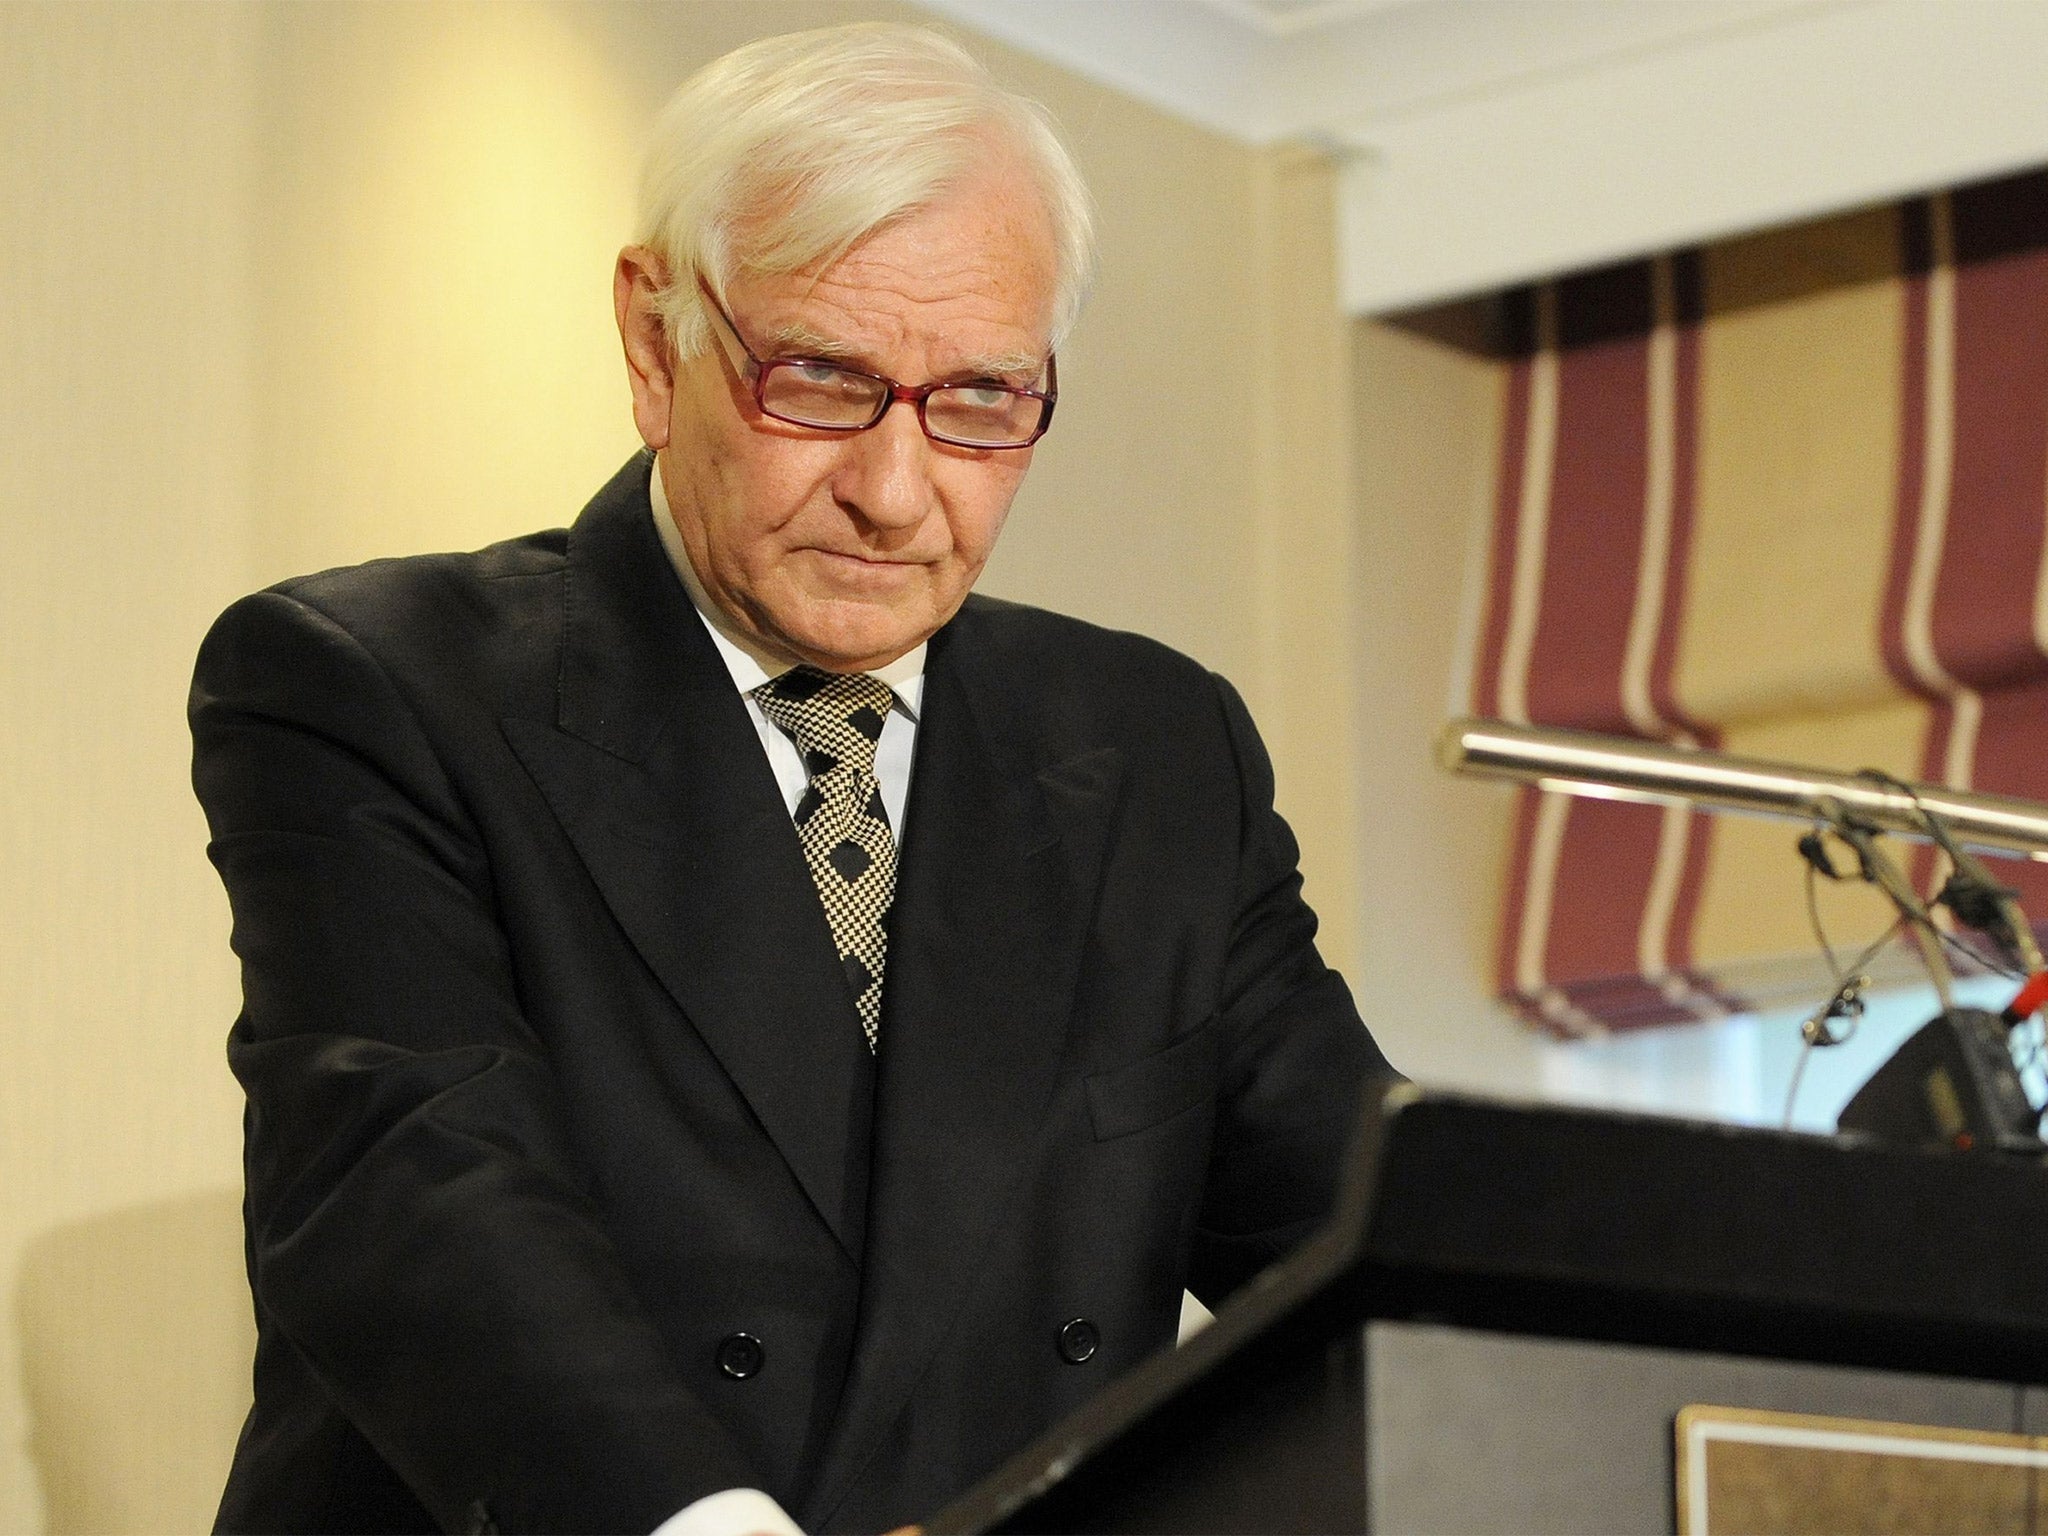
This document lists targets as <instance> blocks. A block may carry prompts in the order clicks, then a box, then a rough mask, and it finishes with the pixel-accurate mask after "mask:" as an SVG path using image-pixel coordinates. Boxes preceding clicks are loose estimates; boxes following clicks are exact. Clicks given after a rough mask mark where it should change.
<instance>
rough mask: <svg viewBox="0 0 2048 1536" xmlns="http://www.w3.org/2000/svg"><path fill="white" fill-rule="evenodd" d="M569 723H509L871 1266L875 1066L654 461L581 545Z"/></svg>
mask: <svg viewBox="0 0 2048 1536" xmlns="http://www.w3.org/2000/svg"><path fill="white" fill-rule="evenodd" d="M566 605H567V612H566V618H565V621H564V640H563V648H562V663H561V671H560V685H559V697H558V702H557V711H556V719H555V721H554V722H553V723H552V724H547V723H543V722H540V721H534V720H520V719H507V720H505V721H504V722H503V726H504V731H505V734H506V737H507V739H508V741H509V742H510V744H511V746H512V749H513V751H514V752H515V753H516V754H517V755H518V757H519V759H520V761H521V762H522V763H523V764H524V765H525V767H526V769H527V771H528V773H529V774H531V775H532V777H533V780H534V782H535V784H536V785H537V786H538V787H539V789H540V791H541V793H542V794H543V795H544V796H545V797H546V799H547V801H548V803H549V805H550V807H551V808H552V809H553V811H554V813H555V815H556V817H557V818H558V819H559V820H560V822H561V824H562V827H563V829H564V830H565V831H566V832H567V834H568V836H569V840H570V842H571V843H572V844H573V845H574V847H575V849H576V852H577V854H578V856H579V857H580V858H581V859H582V861H583V863H584V864H585V866H586V867H587V868H588V869H589V871H590V874H591V878H592V879H593V880H594V881H595V883H596V885H597V888H598V890H599V891H600V892H601V893H602V895H603V897H604V900H605V902H606V904H607V905H608V906H609V907H610V909H611V911H612V914H613V916H614V917H615V918H616V919H617V920H618V923H619V926H620V927H621V928H622V929H624V931H625V933H626V935H627V937H628V938H629V939H630V940H631V942H632V944H633V946H634V948H635V949H636V950H637V951H638V952H639V954H640V956H641V958H642V959H643V960H644V961H645V962H646V964H647V966H648V968H649V969H650V970H652V971H653V973H654V974H655V976H656V977H657V978H659V979H660V981H661V984H662V985H663V986H664V987H665V988H666V989H667V991H668V992H669V994H670V995H671V996H672V997H673V998H674V999H675V1001H676V1004H677V1005H678V1006H679V1007H680V1008H681V1009H682V1010H683V1012H684V1014H685V1015H687V1016H688V1018H689V1021H690V1023H691V1024H692V1025H693V1026H694V1027H695V1028H696V1030H697V1032H698V1034H699V1035H700V1036H702V1038H703V1040H704V1042H705V1044H706V1045H707V1046H709V1048H710V1049H711V1051H712V1052H713V1053H714V1054H715V1055H716V1056H717V1058H718V1060H719V1062H720V1064H721V1065H722V1066H723V1067H724V1068H725V1070H726V1072H727V1073H728V1074H729V1075H730V1076H731V1078H732V1081H733V1083H734V1084H735V1086H736V1087H737V1088H738V1090H739V1092H740V1093H741V1094H742V1095H743V1096H744V1097H745V1098H746V1101H747V1103H748V1105H749V1106H750V1107H751V1108H752V1110H753V1112H754V1114H755V1116H756V1117H757V1118H758V1119H759V1121H760V1122H761V1125H762V1127H763V1129H764V1130H765V1131H766V1132H767V1134H768V1135H769V1137H770V1138H772V1139H773V1141H774V1142H775V1144H776V1146H777V1147H778V1148H779V1149H780V1151H781V1153H782V1155H783V1157H784V1159H785V1160H786V1161H787V1162H788V1164H789V1167H790V1170H791V1172H792V1173H793V1174H794V1175H795V1177H796V1180H797V1182H798V1183H799V1184H800V1185H801V1186H802V1188H803V1190H804V1192H805V1194H806V1195H807V1196H808V1197H809V1198H810V1201H811V1203H812V1204H813V1205H814V1206H815V1207H816V1208H817V1211H818V1214H819V1216H820V1217H821V1218H823V1220H824V1221H825V1222H826V1224H827V1225H828V1226H829V1227H830V1228H831V1229H832V1231H833V1232H834V1233H835V1234H836V1235H837V1236H838V1238H839V1240H840V1243H841V1244H842V1245H843V1246H844V1247H845V1249H846V1250H847V1252H848V1254H849V1255H850V1256H852V1257H854V1258H855V1259H858V1258H859V1256H860V1252H861V1247H862V1227H863V1225H864V1215H865V1205H866V1196H867V1191H866V1178H865V1172H866V1165H867V1155H866V1154H867V1146H868V1138H869V1118H870V1107H871V1103H872V1095H873V1062H872V1058H871V1057H870V1056H869V1053H868V1050H867V1046H866V1043H865V1041H864V1040H863V1038H862V1034H861V1028H860V1022H859V1018H858V1016H857V1014H856V1012H855V1010H854V1005H853V1000H852V997H851V995H850V994H849V993H848V991H847V989H846V984H845V981H844V978H843V977H842V975H841V973H840V970H839V967H838V965H837V963H836V959H835V956H834V951H833V947H832V941H831V935H830V931H829V929H828V928H827V926H826V923H825V915H824V911H823V909H822V908H821V907H820V905H819V903H818V897H817V892H816V891H815V889H814V888H813V887H812V885H811V881H810V876H809V874H808V872H807V871H806V869H805V866H804V861H803V853H802V849H801V847H800V846H799V844H798V841H797V835H796V829H795V827H794V826H793V825H792V823H791V821H790V818H789V813H788V810H787V809H786V808H785V806H784V805H783V802H782V797H781V794H780V791H779V790H778V789H777V787H776V784H775V780H774V776H773V774H772V773H771V772H770V770H769V768H768V765H767V762H766V760H765V758H764V757H763V755H762V753H761V748H760V742H759V740H758V738H757V736H756V734H755V731H754V727H753V723H752V720H751V719H750V717H749V716H748V713H747V708H746V704H745V702H744V701H743V700H742V699H741V698H740V696H739V694H738V693H737V691H735V689H734V688H733V685H732V679H731V675H730V674H729V673H727V671H726V670H725V667H724V665H723V663H722V662H720V660H719V658H718V654H717V651H716V650H715V649H714V647H713V646H712V644H711V640H710V637H709V636H708V635H707V634H705V632H704V628H703V625H702V623H701V622H700V621H699V620H698V618H697V616H696V614H695V613H694V612H693V611H692V609H691V608H690V604H689V599H688V597H687V596H686V595H685V594H684V592H683V590H682V587H681V584H680V583H679V582H677V580H676V579H675V575H674V572H672V571H671V570H670V569H669V568H668V563H667V559H666V557H665V555H664V553H663V551H662V549H661V546H660V543H659V541H658V540H657V539H656V537H655V533H654V530H653V528H652V526H651V525H650V514H649V512H648V510H647V467H646V461H645V459H644V457H643V458H639V459H636V460H635V461H634V462H633V463H632V464H630V465H628V466H627V468H626V470H624V471H622V472H621V474H620V475H619V476H618V477H617V478H615V479H614V480H613V482H612V483H611V484H610V485H609V486H607V487H606V488H605V490H604V491H603V492H601V493H600V494H599V496H598V497H597V499H596V500H595V501H593V502H592V503H591V506H590V507H589V509H588V510H586V512H585V513H584V515H583V516H582V517H581V518H579V519H578V520H577V523H576V526H575V527H574V529H572V530H571V533H570V541H569V569H568V576H567V596H566Z"/></svg>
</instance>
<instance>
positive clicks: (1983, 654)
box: [1933, 172, 2048, 922]
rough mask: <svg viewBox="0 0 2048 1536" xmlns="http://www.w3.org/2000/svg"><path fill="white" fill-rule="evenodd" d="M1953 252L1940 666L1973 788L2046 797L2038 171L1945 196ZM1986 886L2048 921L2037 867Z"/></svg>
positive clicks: (2044, 387)
mask: <svg viewBox="0 0 2048 1536" xmlns="http://www.w3.org/2000/svg"><path fill="white" fill-rule="evenodd" d="M1951 208H1952V218H1953V221H1954V225H1953V227H1954V231H1955V255H1956V301H1955V313H1956V319H1955V327H1956V380H1955V395H1956V412H1955V473H1954V477H1953V480H1952V482H1951V491H1950V502H1949V527H1948V540H1947V544H1946V546H1945V548H1944V550H1943V555H1942V562H1941V573H1940V577H1939V579H1938V581H1937V583H1936V588H1935V603H1934V622H1933V628H1934V645H1935V652H1936V654H1937V655H1938V656H1939V657H1940V659H1941V663H1942V665H1943V666H1944V667H1945V668H1947V669H1948V671H1949V672H1950V674H1951V675H1952V676H1954V677H1955V678H1956V679H1957V680H1958V681H1959V682H1962V683H1964V684H1965V685H1967V686H1968V687H1970V688H1973V689H1975V690H1977V691H1978V692H1979V694H1980V695H1981V696H1982V700H1983V710H1984V713H1983V719H1982V721H1981V723H1980V725H1979V728H1978V733H1977V740H1976V744H1975V751H1974V761H1973V763H1972V766H1971V784H1972V787H1973V788H1976V789H1980V790H1983V791H1985V792H1987V793H1991V794H2004V795H2018V796H2021V797H2023V798H2025V799H2030V800H2044V799H2048V658H2044V657H2043V656H2042V654H2041V650H2040V647H2039V643H2038V641H2037V639H2036V637H2035V634H2034V601H2035V584H2036V582H2037V580H2038V579H2039V574H2040V570H2041V563H2042V558H2043V554H2044V543H2048V526H2044V524H2048V174H2044V173H2040V172H2034V173H2030V174H2028V175H2025V176H2017V177H2008V178H2006V179H2005V180H2002V181H1997V182H1991V183H1988V184H1986V185H1983V186H1978V187H1971V188H1967V189H1965V190H1963V191H1960V192H1957V193H1955V194H1954V196H1953V198H1952V199H1951ZM1993 874H1994V876H1995V877H1996V878H1998V879H2000V880H2002V881H2004V882H2005V883H2006V884H2008V885H2011V886H2012V887H2013V888H2014V889H2015V890H2017V891H2018V892H2019V893H2020V901H2021V905H2022V906H2023V907H2024V908H2025V909H2026V910H2027V912H2028V914H2029V915H2030V917H2031V918H2033V919H2034V920H2035V921H2037V922H2039V921H2042V920H2048V867H2044V866H2042V865H2039V864H2034V863H2031V862H2025V863H2023V862H2019V861H2000V862H1999V863H1998V864H1996V865H1995V866H1994V867H1993Z"/></svg>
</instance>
